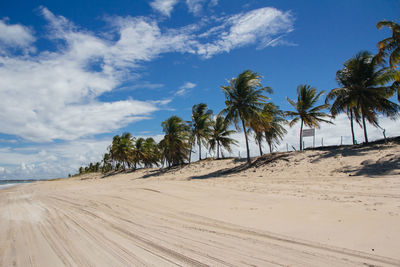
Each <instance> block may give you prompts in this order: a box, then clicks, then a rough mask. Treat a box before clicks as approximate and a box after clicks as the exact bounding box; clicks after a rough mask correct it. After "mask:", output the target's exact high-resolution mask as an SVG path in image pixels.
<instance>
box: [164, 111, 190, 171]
mask: <svg viewBox="0 0 400 267" xmlns="http://www.w3.org/2000/svg"><path fill="white" fill-rule="evenodd" d="M161 125H162V127H163V131H164V133H165V136H164V138H163V139H162V140H161V142H160V148H161V149H162V152H161V153H162V158H163V159H165V160H166V161H167V162H168V165H169V166H171V165H172V166H174V165H179V164H183V163H184V162H185V160H187V158H188V153H189V150H190V145H189V142H188V141H189V126H188V125H187V123H186V122H185V121H184V120H182V119H181V118H179V117H177V116H172V117H170V118H169V119H167V120H165V121H163V122H162V124H161Z"/></svg>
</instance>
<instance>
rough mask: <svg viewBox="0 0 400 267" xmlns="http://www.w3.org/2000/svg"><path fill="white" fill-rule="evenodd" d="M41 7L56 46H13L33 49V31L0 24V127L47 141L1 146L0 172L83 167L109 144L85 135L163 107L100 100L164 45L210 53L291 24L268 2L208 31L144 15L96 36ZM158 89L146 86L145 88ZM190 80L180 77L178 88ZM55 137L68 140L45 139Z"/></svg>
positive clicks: (29, 173) (33, 173) (40, 173)
mask: <svg viewBox="0 0 400 267" xmlns="http://www.w3.org/2000/svg"><path fill="white" fill-rule="evenodd" d="M155 2H158V1H155ZM155 2H153V3H155ZM172 2H174V3H176V2H177V1H172ZM172 2H171V1H170V3H172ZM212 2H213V3H214V4H216V2H217V1H211V2H210V3H209V4H211V3H212ZM171 6H172V7H173V4H171ZM171 10H172V9H171ZM41 14H42V15H43V17H44V18H45V19H46V20H47V21H48V30H49V32H48V34H47V35H46V36H45V37H46V38H47V39H49V40H50V41H52V42H54V43H55V44H56V46H55V49H54V50H52V51H40V52H39V53H37V54H33V53H31V54H29V53H25V54H21V53H19V52H20V51H16V50H13V49H10V45H11V44H12V45H14V46H15V47H17V48H18V49H22V50H23V51H24V52H29V51H34V50H35V47H34V42H35V40H36V38H35V37H34V36H33V31H32V30H30V29H29V28H27V27H25V26H22V25H18V24H17V25H7V24H6V23H5V22H3V21H0V32H1V31H3V34H0V51H3V52H2V53H0V98H1V99H2V105H1V106H0V125H2V127H1V129H0V131H1V133H6V134H10V135H16V136H20V137H22V138H23V139H27V140H31V141H35V142H50V143H47V144H45V145H30V146H25V147H22V148H12V147H5V148H4V147H3V148H0V158H1V162H0V163H1V165H2V168H4V171H3V176H2V177H7V178H12V177H15V178H21V177H24V178H25V177H32V178H50V177H56V176H65V175H66V174H67V173H68V172H72V171H73V170H76V168H78V167H79V166H80V165H82V164H87V163H88V162H94V161H98V160H99V159H100V157H101V154H102V153H104V152H105V149H106V147H107V146H108V145H109V144H110V142H111V140H98V141H97V140H92V139H88V136H93V135H96V134H100V133H107V132H112V131H115V130H117V129H119V128H121V127H124V126H126V125H128V124H129V123H132V122H135V121H138V120H143V119H148V118H150V117H151V114H152V113H153V112H154V111H156V110H158V109H160V108H165V107H164V106H165V105H166V104H168V103H169V102H170V101H171V99H161V100H154V99H152V100H149V101H138V100H135V99H124V100H120V101H114V102H102V101H100V96H102V95H103V94H104V93H107V92H111V91H113V90H116V89H118V88H121V87H124V86H125V84H124V83H125V82H126V81H127V80H129V79H130V78H131V77H135V78H139V77H140V75H139V74H138V73H137V71H138V67H140V66H141V64H142V63H143V62H148V61H151V60H153V59H155V58H157V57H158V56H160V55H161V54H163V53H169V52H179V53H190V54H198V55H201V56H203V57H206V58H207V57H211V56H213V55H215V54H218V53H222V52H224V51H225V52H229V51H230V50H231V49H234V48H237V47H241V46H244V45H249V44H260V43H263V42H264V41H265V40H269V39H268V38H270V40H272V39H273V38H278V37H279V36H280V35H281V34H284V33H286V32H288V31H289V30H290V29H291V28H292V23H293V20H292V18H291V16H290V14H289V13H283V12H281V11H278V10H276V9H271V8H266V9H257V10H253V11H250V12H248V13H241V14H239V15H234V16H231V17H226V18H224V19H223V20H220V21H214V22H215V23H217V24H218V23H222V24H220V25H217V26H215V27H213V28H211V29H209V30H207V29H206V30H204V27H206V26H207V25H206V24H201V23H200V24H193V25H188V26H186V27H183V28H179V29H160V27H159V26H158V24H157V22H156V21H155V20H152V19H150V18H146V17H112V18H109V20H108V22H109V23H110V24H111V26H113V27H111V28H108V29H109V30H108V31H106V32H102V33H101V34H96V33H94V32H90V31H88V30H85V29H82V28H80V27H78V26H75V25H74V24H73V23H72V22H70V21H69V20H68V19H66V18H65V17H63V16H56V15H54V14H53V13H51V12H50V11H49V10H48V9H46V8H44V7H43V8H41ZM168 14H170V13H168ZM221 21H223V22H221ZM251 24H253V25H251ZM250 26H251V27H250ZM254 26H255V27H254ZM252 27H253V28H252ZM201 31H203V32H204V31H205V32H204V34H201ZM249 37H250V38H249ZM243 38H247V39H246V40H244V39H243ZM242 39H243V40H242ZM200 41H201V42H200ZM129 81H130V82H132V80H129ZM161 86H162V85H159V84H155V85H154V84H144V86H143V87H142V88H141V89H150V88H159V87H161ZM195 86H196V84H194V83H191V82H186V83H185V84H183V85H182V86H181V87H180V88H179V90H178V91H177V92H176V95H183V94H185V93H187V91H188V90H189V89H191V88H194V87H195ZM134 87H135V86H133V87H132V88H134ZM18 139H19V138H18ZM54 140H64V141H58V142H56V143H51V141H54ZM3 166H4V167H3Z"/></svg>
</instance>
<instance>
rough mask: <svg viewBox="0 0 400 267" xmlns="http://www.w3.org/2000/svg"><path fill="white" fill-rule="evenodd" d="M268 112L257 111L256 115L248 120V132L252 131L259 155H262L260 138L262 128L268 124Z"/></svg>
mask: <svg viewBox="0 0 400 267" xmlns="http://www.w3.org/2000/svg"><path fill="white" fill-rule="evenodd" d="M268 120H269V117H268V114H264V113H263V112H260V113H258V114H257V115H256V116H254V117H252V118H251V119H250V122H249V125H248V126H249V127H248V132H250V131H251V130H252V131H253V132H254V139H255V141H256V144H257V145H258V149H259V150H260V156H262V155H263V152H262V140H263V138H264V129H265V127H266V125H267V124H268Z"/></svg>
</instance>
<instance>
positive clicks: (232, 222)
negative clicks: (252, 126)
mask: <svg viewBox="0 0 400 267" xmlns="http://www.w3.org/2000/svg"><path fill="white" fill-rule="evenodd" d="M399 155H400V146H399V145H398V144H394V143H389V144H376V145H373V146H359V147H357V148H348V147H342V148H332V149H326V150H309V151H304V152H290V153H281V154H279V153H278V154H274V155H272V156H269V155H267V156H265V157H264V158H262V159H259V160H258V161H256V162H255V163H254V164H255V166H254V167H251V168H248V169H246V168H244V167H243V164H244V162H243V161H238V160H234V159H224V160H203V161H201V162H196V163H193V164H191V165H189V166H185V167H183V168H176V169H172V170H168V171H160V170H157V169H147V170H139V171H136V172H131V173H121V174H116V175H112V176H107V177H103V176H102V175H101V174H87V175H82V176H77V177H73V178H69V179H63V180H55V181H47V182H37V183H34V184H26V185H20V186H16V187H12V188H8V189H4V190H1V191H0V265H1V266H176V265H179V266H276V265H278V266H399V265H400V254H399V252H400V245H399V244H400V168H399V166H400V156H399Z"/></svg>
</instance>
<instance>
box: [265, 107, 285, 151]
mask: <svg viewBox="0 0 400 267" xmlns="http://www.w3.org/2000/svg"><path fill="white" fill-rule="evenodd" d="M263 114H265V115H264V116H265V117H266V118H268V120H267V124H266V125H265V127H264V136H265V141H266V142H267V144H268V147H269V153H272V150H273V148H274V147H275V146H276V145H277V144H278V145H279V143H280V140H282V139H283V136H284V135H285V134H286V133H287V130H286V129H285V127H284V126H283V125H285V124H286V123H287V121H286V119H285V115H284V112H283V111H282V110H280V109H279V107H278V106H276V105H275V104H274V103H271V102H270V103H267V104H265V106H264V109H263Z"/></svg>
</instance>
